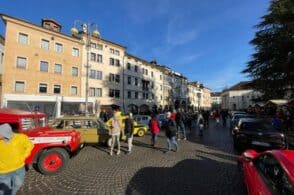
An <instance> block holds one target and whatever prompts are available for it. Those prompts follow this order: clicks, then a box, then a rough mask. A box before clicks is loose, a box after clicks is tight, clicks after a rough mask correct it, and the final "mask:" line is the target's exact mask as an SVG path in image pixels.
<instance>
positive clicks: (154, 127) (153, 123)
mask: <svg viewBox="0 0 294 195" xmlns="http://www.w3.org/2000/svg"><path fill="white" fill-rule="evenodd" d="M149 128H150V131H151V133H152V138H151V146H153V147H154V146H155V143H156V140H157V136H158V134H159V131H160V128H159V122H158V120H157V118H156V115H155V114H154V115H152V119H151V120H150V121H149Z"/></svg>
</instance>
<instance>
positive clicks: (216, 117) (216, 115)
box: [214, 110, 220, 126]
mask: <svg viewBox="0 0 294 195" xmlns="http://www.w3.org/2000/svg"><path fill="white" fill-rule="evenodd" d="M214 119H215V122H216V126H218V125H219V119H220V113H219V110H216V111H215V112H214Z"/></svg>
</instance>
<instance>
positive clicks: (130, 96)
mask: <svg viewBox="0 0 294 195" xmlns="http://www.w3.org/2000/svg"><path fill="white" fill-rule="evenodd" d="M131 98H132V92H131V91H128V99H131Z"/></svg>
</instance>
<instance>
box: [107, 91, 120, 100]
mask: <svg viewBox="0 0 294 195" xmlns="http://www.w3.org/2000/svg"><path fill="white" fill-rule="evenodd" d="M119 96H120V91H119V90H115V89H109V97H115V98H119Z"/></svg>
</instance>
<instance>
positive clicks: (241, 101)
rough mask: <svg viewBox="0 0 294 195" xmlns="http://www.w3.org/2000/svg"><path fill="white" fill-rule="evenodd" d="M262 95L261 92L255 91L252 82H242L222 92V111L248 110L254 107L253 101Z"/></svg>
mask: <svg viewBox="0 0 294 195" xmlns="http://www.w3.org/2000/svg"><path fill="white" fill-rule="evenodd" d="M260 95H261V93H260V92H257V91H254V90H253V87H252V86H251V82H248V81H242V82H240V83H238V84H236V85H234V86H232V87H230V88H229V89H226V90H224V91H223V92H222V94H221V99H222V100H221V101H222V109H229V110H242V109H247V108H248V107H249V105H251V106H253V104H254V102H253V100H254V99H257V98H258V97H259V96H260Z"/></svg>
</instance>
